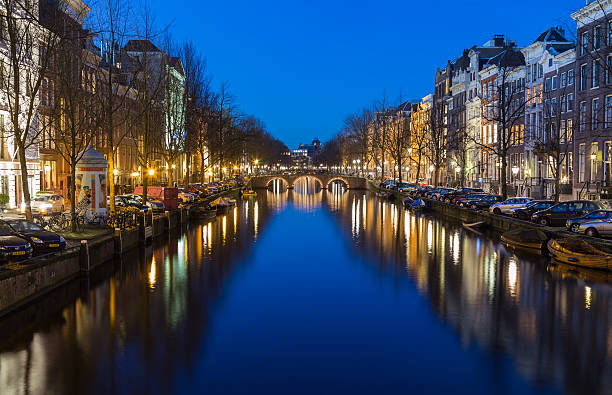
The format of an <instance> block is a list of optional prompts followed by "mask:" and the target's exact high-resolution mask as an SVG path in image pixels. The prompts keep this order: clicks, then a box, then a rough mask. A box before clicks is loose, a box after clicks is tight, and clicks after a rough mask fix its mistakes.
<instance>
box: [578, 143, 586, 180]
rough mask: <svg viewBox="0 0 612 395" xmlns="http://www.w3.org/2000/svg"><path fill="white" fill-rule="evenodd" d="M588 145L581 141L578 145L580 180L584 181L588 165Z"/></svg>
mask: <svg viewBox="0 0 612 395" xmlns="http://www.w3.org/2000/svg"><path fill="white" fill-rule="evenodd" d="M585 155H586V145H585V144H584V143H581V144H580V145H579V146H578V182H584V173H585V167H586V157H585Z"/></svg>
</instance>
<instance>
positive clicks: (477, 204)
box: [469, 195, 504, 210]
mask: <svg viewBox="0 0 612 395" xmlns="http://www.w3.org/2000/svg"><path fill="white" fill-rule="evenodd" d="M503 200H504V197H503V196H502V195H487V196H485V197H483V198H482V199H479V200H475V201H473V202H471V203H470V206H469V207H470V208H471V209H472V210H488V209H489V207H491V205H493V204H495V203H499V202H501V201H503Z"/></svg>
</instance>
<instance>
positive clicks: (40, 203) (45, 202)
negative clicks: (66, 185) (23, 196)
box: [21, 193, 65, 214]
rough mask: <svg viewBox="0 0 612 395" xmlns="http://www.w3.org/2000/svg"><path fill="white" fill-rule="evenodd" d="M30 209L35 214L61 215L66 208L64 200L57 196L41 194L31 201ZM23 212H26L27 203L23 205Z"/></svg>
mask: <svg viewBox="0 0 612 395" xmlns="http://www.w3.org/2000/svg"><path fill="white" fill-rule="evenodd" d="M30 207H31V208H32V211H33V212H35V213H41V214H50V213H61V212H63V211H64V208H65V207H64V198H63V197H61V196H60V195H56V194H46V193H39V194H37V195H35V196H34V197H33V198H32V200H31V201H30ZM21 211H22V212H23V211H25V203H23V204H22V205H21Z"/></svg>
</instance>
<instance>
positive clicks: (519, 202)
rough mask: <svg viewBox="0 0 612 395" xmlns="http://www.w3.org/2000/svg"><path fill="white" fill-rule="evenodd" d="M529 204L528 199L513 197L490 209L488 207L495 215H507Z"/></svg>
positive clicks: (529, 200)
mask: <svg viewBox="0 0 612 395" xmlns="http://www.w3.org/2000/svg"><path fill="white" fill-rule="evenodd" d="M529 202H531V199H529V198H523V197H514V198H510V199H506V200H504V201H503V202H499V203H495V204H493V205H491V207H489V211H490V212H492V213H493V214H497V215H499V214H509V213H510V210H512V209H515V208H519V207H525V205H527V203H529Z"/></svg>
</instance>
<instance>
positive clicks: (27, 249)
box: [0, 224, 33, 261]
mask: <svg viewBox="0 0 612 395" xmlns="http://www.w3.org/2000/svg"><path fill="white" fill-rule="evenodd" d="M32 251H33V248H32V245H31V244H30V243H29V242H28V241H27V240H26V239H24V238H21V237H19V236H17V235H16V234H15V232H13V230H12V229H11V228H10V226H8V224H5V225H4V226H1V225H0V260H2V261H13V260H18V259H27V258H30V257H31V256H32Z"/></svg>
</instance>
